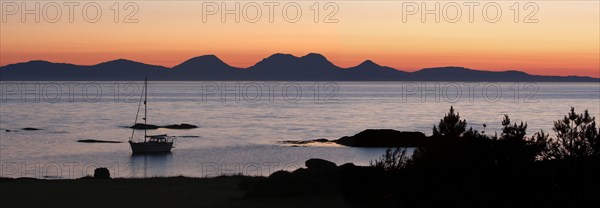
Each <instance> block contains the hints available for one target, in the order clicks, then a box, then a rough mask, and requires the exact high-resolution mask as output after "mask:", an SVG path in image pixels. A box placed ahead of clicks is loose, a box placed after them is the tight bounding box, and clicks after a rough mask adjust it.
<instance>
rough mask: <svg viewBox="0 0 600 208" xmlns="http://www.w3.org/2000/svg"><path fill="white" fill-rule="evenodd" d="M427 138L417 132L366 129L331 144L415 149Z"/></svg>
mask: <svg viewBox="0 0 600 208" xmlns="http://www.w3.org/2000/svg"><path fill="white" fill-rule="evenodd" d="M426 138H427V136H425V134H424V133H423V132H418V131H398V130H394V129H367V130H364V131H361V132H360V133H358V134H355V135H354V136H344V137H342V138H340V139H338V140H334V141H333V142H335V143H337V144H340V145H344V146H350V147H417V146H419V145H420V144H421V143H422V142H423V141H424V140H425V139H426Z"/></svg>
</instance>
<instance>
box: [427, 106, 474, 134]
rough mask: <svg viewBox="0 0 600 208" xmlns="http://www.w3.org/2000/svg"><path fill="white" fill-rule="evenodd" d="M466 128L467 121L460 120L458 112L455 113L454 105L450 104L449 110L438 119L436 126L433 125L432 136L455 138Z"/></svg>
mask: <svg viewBox="0 0 600 208" xmlns="http://www.w3.org/2000/svg"><path fill="white" fill-rule="evenodd" d="M466 128H467V121H466V120H462V121H461V120H460V114H459V113H456V114H455V113H454V107H453V106H450V112H448V114H446V116H444V118H442V119H441V120H440V122H439V123H438V125H437V127H436V126H433V136H446V137H452V138H457V137H459V136H461V135H462V134H463V133H464V132H465V130H466Z"/></svg>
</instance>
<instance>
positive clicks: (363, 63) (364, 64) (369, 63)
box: [358, 60, 381, 67]
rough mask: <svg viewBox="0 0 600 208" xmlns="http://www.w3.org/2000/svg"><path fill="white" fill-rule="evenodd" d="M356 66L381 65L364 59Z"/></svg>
mask: <svg viewBox="0 0 600 208" xmlns="http://www.w3.org/2000/svg"><path fill="white" fill-rule="evenodd" d="M358 66H362V67H365V66H369V67H371V66H381V65H379V64H376V63H375V62H373V61H371V60H365V61H363V62H362V63H360V64H359V65H358Z"/></svg>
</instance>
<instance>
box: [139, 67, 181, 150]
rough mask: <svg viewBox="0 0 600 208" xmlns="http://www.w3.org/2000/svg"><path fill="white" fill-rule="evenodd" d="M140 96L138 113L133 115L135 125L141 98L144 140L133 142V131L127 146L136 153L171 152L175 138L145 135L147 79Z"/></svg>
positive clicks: (163, 135)
mask: <svg viewBox="0 0 600 208" xmlns="http://www.w3.org/2000/svg"><path fill="white" fill-rule="evenodd" d="M143 92H144V93H143V94H142V96H140V103H139V104H138V111H137V113H136V115H135V123H134V124H137V119H138V115H139V113H140V107H141V104H142V98H143V100H144V102H143V103H144V117H143V118H142V119H144V140H143V141H141V140H140V141H134V139H133V136H134V134H135V129H133V131H132V132H131V137H129V145H130V146H131V151H132V152H133V153H134V154H136V153H159V152H171V149H172V148H173V141H174V139H175V137H170V136H167V135H166V134H161V135H148V134H147V130H146V129H147V128H146V127H147V118H148V102H147V101H148V78H146V79H145V80H144V90H143Z"/></svg>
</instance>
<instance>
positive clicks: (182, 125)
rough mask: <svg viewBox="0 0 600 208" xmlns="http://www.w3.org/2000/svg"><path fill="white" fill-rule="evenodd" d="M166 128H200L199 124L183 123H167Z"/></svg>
mask: <svg viewBox="0 0 600 208" xmlns="http://www.w3.org/2000/svg"><path fill="white" fill-rule="evenodd" d="M164 128H167V129H195V128H198V126H196V125H192V124H186V123H182V124H173V125H167V126H164Z"/></svg>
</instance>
